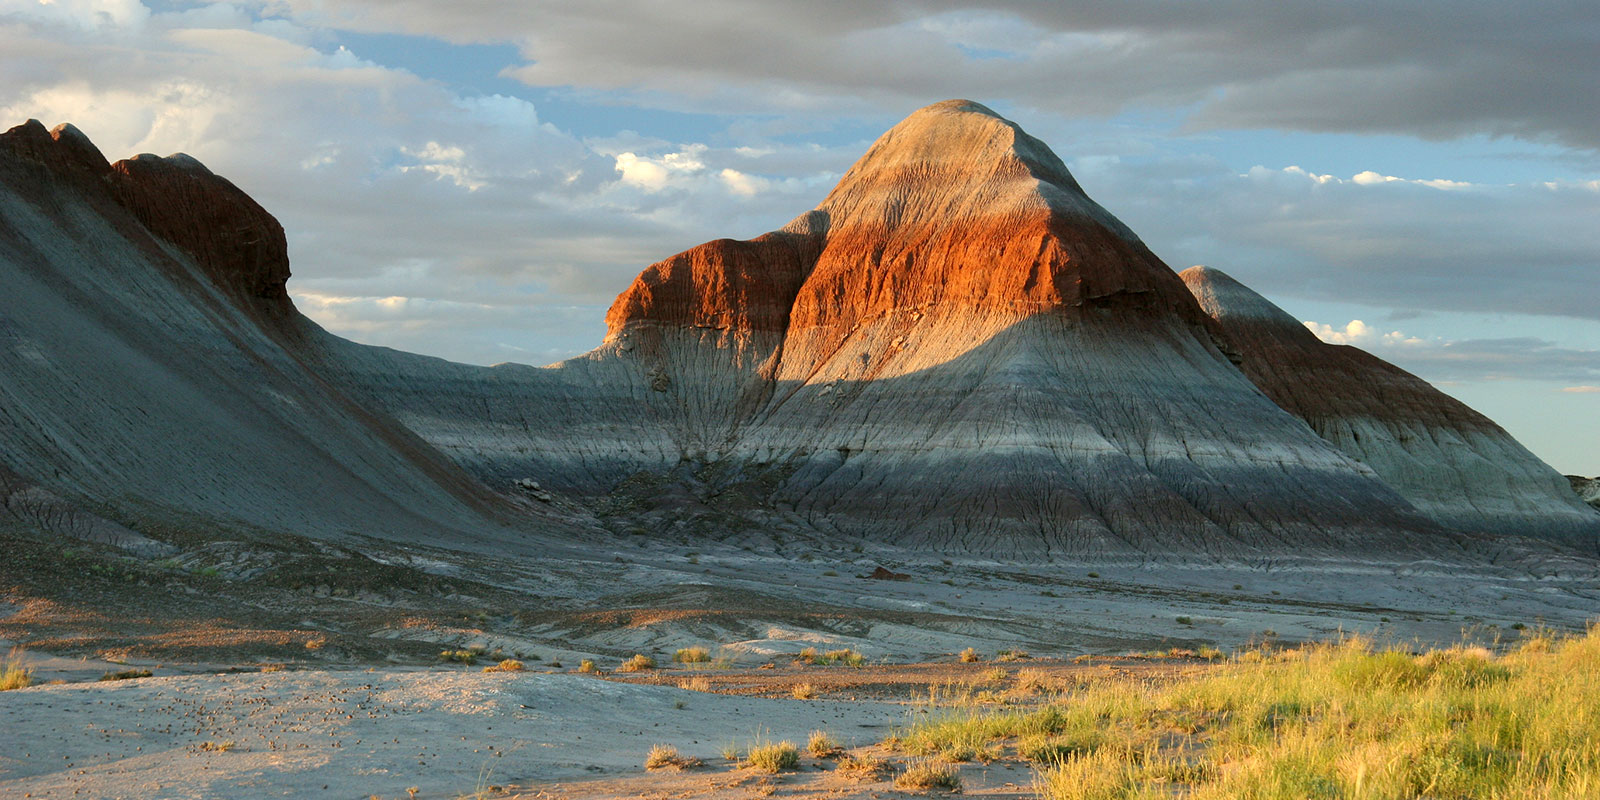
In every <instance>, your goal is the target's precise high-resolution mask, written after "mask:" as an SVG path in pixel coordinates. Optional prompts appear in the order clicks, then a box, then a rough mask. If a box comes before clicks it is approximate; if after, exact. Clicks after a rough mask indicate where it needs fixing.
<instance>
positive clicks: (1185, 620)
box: [1177, 616, 1194, 625]
mask: <svg viewBox="0 0 1600 800" xmlns="http://www.w3.org/2000/svg"><path fill="white" fill-rule="evenodd" d="M1177 623H1178V624H1179V625H1193V624H1194V618H1193V617H1183V616H1180V617H1178V618H1177Z"/></svg>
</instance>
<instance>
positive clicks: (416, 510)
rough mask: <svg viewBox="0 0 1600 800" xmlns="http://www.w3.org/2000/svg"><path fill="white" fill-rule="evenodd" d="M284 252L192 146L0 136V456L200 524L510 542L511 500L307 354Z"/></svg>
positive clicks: (34, 127) (260, 212)
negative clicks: (108, 152) (174, 149)
mask: <svg viewBox="0 0 1600 800" xmlns="http://www.w3.org/2000/svg"><path fill="white" fill-rule="evenodd" d="M287 252H288V251H287V247H286V244H285V238H284V233H283V229H282V227H280V226H279V225H278V223H277V221H276V220H275V219H273V218H272V216H271V215H270V214H268V213H267V212H266V211H265V210H264V209H262V208H261V207H260V206H259V205H258V204H256V202H255V201H253V200H251V199H250V198H249V197H248V196H247V195H246V194H245V193H244V192H242V191H240V190H239V189H238V188H237V187H235V186H234V185H233V184H232V183H229V182H228V181H227V180H225V179H223V178H221V177H218V176H217V175H214V174H212V173H211V171H210V170H207V169H206V168H205V167H204V166H203V165H201V164H200V163H199V162H198V161H196V160H194V159H193V158H190V157H188V156H185V155H181V154H180V155H174V156H170V157H167V158H161V157H157V156H152V155H141V156H138V157H135V158H133V159H130V160H127V161H119V162H117V163H115V164H108V163H107V162H106V160H105V158H104V157H103V156H101V154H100V152H99V150H97V149H96V148H95V147H94V145H93V144H91V143H90V142H89V140H88V139H87V138H86V137H84V135H83V134H82V133H80V132H79V131H77V130H76V129H75V128H73V127H72V126H70V125H63V126H61V127H58V128H56V129H55V130H54V131H47V130H46V129H45V128H44V127H43V126H42V125H40V124H39V123H38V122H37V121H29V122H28V123H27V124H25V125H20V126H18V127H15V128H12V129H11V130H9V131H7V132H6V133H4V134H3V135H0V276H3V278H0V285H3V286H4V287H5V290H4V291H3V292H0V468H3V469H4V471H6V472H7V473H9V474H14V475H17V476H20V478H21V479H23V480H25V481H28V482H30V483H37V484H39V485H41V486H43V487H45V488H47V489H48V490H50V491H52V492H55V493H56V494H58V495H60V496H62V497H65V498H68V499H70V500H73V501H75V502H78V503H80V504H81V506H82V507H84V508H86V509H94V510H95V511H96V512H100V513H107V514H110V515H111V516H113V517H114V518H117V519H119V520H122V521H125V522H128V523H136V524H141V525H163V526H168V527H177V528H188V529H191V530H193V531H195V532H200V531H205V532H208V533H210V534H211V535H215V536H228V535H236V534H239V533H248V532H251V531H269V532H270V531H293V532H295V533H300V534H306V535H312V536H317V537H321V538H338V537H342V536H347V535H349V534H352V533H354V534H360V535H371V536H378V537H381V538H389V539H395V540H400V541H425V540H429V539H432V538H434V537H437V536H439V535H440V533H441V532H448V534H447V535H448V536H450V537H452V538H454V539H456V540H458V541H460V542H462V543H464V544H466V543H472V542H494V541H497V540H502V539H505V538H509V537H513V536H516V535H519V534H518V533H517V531H518V530H519V529H523V528H525V527H526V525H525V523H524V522H522V521H521V520H520V519H519V517H522V516H524V514H523V513H522V512H521V511H519V510H517V509H516V508H514V507H512V506H511V505H510V504H508V503H507V502H506V501H505V500H504V499H503V498H501V497H499V496H497V495H496V494H494V493H492V492H490V491H488V490H487V489H486V488H485V487H483V486H482V484H480V483H479V482H477V481H476V480H474V479H473V478H472V477H471V476H469V475H468V474H466V473H465V472H463V471H462V470H461V469H460V468H459V467H457V466H456V465H455V464H453V463H451V462H450V461H449V460H448V459H446V458H443V457H442V456H441V455H440V454H439V453H438V452H437V451H436V450H434V449H433V448H431V447H430V446H428V445H427V444H426V443H425V442H423V441H422V440H421V439H419V438H418V437H417V436H416V435H414V434H412V433H411V432H410V431H409V430H407V429H405V428H404V427H403V426H401V425H399V424H398V423H396V422H394V421H393V420H392V419H390V418H387V417H385V416H384V415H382V414H381V413H373V411H372V410H371V409H369V408H368V407H366V406H364V405H362V404H359V403H356V402H353V401H352V400H351V399H350V398H349V397H348V396H346V395H344V394H342V393H340V392H339V391H338V390H337V389H336V388H335V387H334V386H333V385H332V384H330V383H329V382H328V381H327V380H325V379H324V377H322V376H321V375H318V374H317V373H316V372H314V371H312V370H311V369H309V368H308V366H307V364H306V362H305V359H304V356H303V353H302V350H303V344H304V339H305V337H306V336H307V334H308V332H315V331H316V330H317V329H316V327H315V326H314V325H313V324H312V323H310V321H309V320H306V319H305V318H303V317H301V316H300V315H299V313H298V312H297V311H295V309H294V306H293V304H292V303H291V302H290V300H289V296H288V294H287V292H286V290H285V283H286V281H287V280H288V278H289V261H288V255H287ZM8 499H9V498H8Z"/></svg>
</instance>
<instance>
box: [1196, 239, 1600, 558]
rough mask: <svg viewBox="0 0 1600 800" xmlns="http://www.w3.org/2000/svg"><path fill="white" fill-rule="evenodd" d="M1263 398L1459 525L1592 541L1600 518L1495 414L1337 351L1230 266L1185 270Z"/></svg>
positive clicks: (1363, 356) (1361, 355)
mask: <svg viewBox="0 0 1600 800" xmlns="http://www.w3.org/2000/svg"><path fill="white" fill-rule="evenodd" d="M1182 277H1183V280H1184V282H1185V283H1186V284H1187V285H1188V286H1189V289H1190V290H1191V291H1192V292H1194V295H1195V297H1196V298H1197V299H1198V300H1199V301H1200V306H1201V307H1202V308H1203V309H1205V311H1206V313H1207V314H1209V315H1211V317H1212V318H1214V319H1215V320H1216V321H1217V322H1218V324H1220V325H1221V326H1222V328H1223V329H1224V331H1225V332H1226V334H1227V337H1228V340H1229V342H1231V344H1232V346H1233V347H1234V348H1235V349H1236V351H1237V353H1238V355H1239V357H1240V358H1239V366H1240V368H1241V369H1242V370H1243V371H1244V373H1245V374H1246V375H1248V376H1249V377H1250V380H1251V381H1252V382H1254V383H1255V385H1256V386H1257V387H1259V388H1260V389H1261V391H1262V392H1263V393H1264V394H1266V395H1267V397H1269V398H1271V399H1272V401H1273V402H1274V403H1276V404H1278V406H1279V407H1281V408H1283V409H1285V410H1287V411H1289V412H1290V413H1292V414H1294V415H1295V416H1297V417H1299V418H1300V419H1303V420H1305V422H1306V424H1307V425H1310V426H1311V429H1312V430H1314V431H1316V432H1317V435H1319V436H1321V437H1322V438H1324V439H1326V440H1327V441H1329V442H1331V443H1332V444H1334V445H1335V446H1336V447H1338V448H1339V449H1340V450H1341V451H1343V452H1344V453H1345V454H1347V455H1349V456H1350V457H1351V458H1353V459H1356V460H1358V461H1360V462H1362V463H1363V464H1366V465H1367V466H1370V467H1371V468H1372V469H1373V470H1374V471H1375V472H1377V473H1378V475H1379V477H1381V478H1382V479H1383V480H1384V482H1385V483H1387V484H1389V485H1390V486H1392V487H1394V488H1395V490H1396V491H1398V492H1400V494H1401V495H1403V496H1405V498H1406V499H1407V500H1409V501H1411V503H1412V505H1414V506H1416V507H1417V509H1418V510H1420V511H1422V512H1423V513H1424V514H1427V515H1428V516H1429V517H1431V518H1433V519H1435V520H1437V521H1438V522H1440V523H1441V524H1443V525H1446V526H1450V527H1453V528H1458V529H1463V530H1473V531H1485V532H1491V533H1508V534H1518V535H1524V536H1534V537H1542V538H1551V539H1564V540H1569V541H1572V542H1575V543H1583V542H1592V541H1593V540H1594V538H1595V535H1596V530H1597V529H1600V517H1597V516H1596V515H1595V513H1594V511H1593V510H1592V509H1590V508H1586V507H1584V504H1583V503H1582V502H1581V501H1580V498H1578V497H1576V496H1575V495H1574V494H1573V492H1572V491H1571V488H1570V487H1569V486H1568V485H1567V481H1566V479H1565V478H1564V477H1562V476H1561V475H1560V474H1559V473H1557V472H1556V471H1555V470H1554V469H1551V468H1550V467H1549V466H1548V465H1546V464H1545V463H1544V462H1543V461H1540V460H1539V459H1538V458H1537V457H1536V456H1534V455H1533V454H1532V453H1530V452H1528V450H1527V449H1526V448H1524V447H1523V446H1522V445H1521V444H1518V443H1517V441H1516V440H1515V439H1513V438H1511V435H1510V434H1508V433H1506V432H1505V431H1504V430H1503V429H1501V428H1500V426H1499V425H1496V424H1495V423H1494V422H1493V421H1492V420H1490V419H1489V418H1488V417H1485V416H1483V415H1482V414H1479V413H1478V412H1476V411H1473V410H1472V409H1471V408H1468V407H1467V406H1466V405H1465V404H1463V403H1461V402H1460V401H1458V400H1456V399H1455V398H1453V397H1450V396H1449V395H1447V394H1445V393H1444V392H1441V391H1439V390H1438V389H1435V388H1433V387H1432V386H1430V385H1429V384H1428V383H1427V382H1426V381H1424V380H1422V379H1421V378H1418V377H1416V376H1415V375H1412V374H1411V373H1409V372H1406V371H1405V370H1402V369H1400V368H1399V367H1396V366H1394V365H1393V364H1390V363H1388V362H1386V361H1384V360H1382V359H1380V358H1378V357H1376V356H1374V355H1372V354H1370V353H1367V352H1365V351H1363V350H1360V349H1357V348H1355V347H1350V346H1347V345H1333V344H1327V343H1325V342H1323V341H1321V340H1319V339H1318V338H1317V337H1316V335H1314V334H1313V333H1312V332H1311V331H1309V330H1307V329H1306V327H1305V326H1304V325H1302V324H1301V323H1300V322H1298V321H1296V320H1295V319H1294V317H1291V316H1289V314H1287V313H1285V312H1284V311H1283V310H1282V309H1280V308H1278V307H1277V306H1275V305H1273V304H1272V303H1271V302H1270V301H1268V300H1267V299H1266V298H1264V297H1262V296H1261V295H1259V294H1257V293H1255V292H1254V291H1252V290H1250V289H1249V288H1248V287H1246V286H1244V285H1243V284H1241V283H1239V282H1238V281H1236V280H1234V279H1233V278H1231V277H1229V276H1228V275H1227V274H1225V273H1223V272H1222V271H1221V270H1217V269H1212V268H1209V267H1191V268H1189V269H1187V270H1184V272H1183V274H1182Z"/></svg>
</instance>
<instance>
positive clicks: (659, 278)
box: [606, 231, 820, 335]
mask: <svg viewBox="0 0 1600 800" xmlns="http://www.w3.org/2000/svg"><path fill="white" fill-rule="evenodd" d="M819 245H820V241H819V239H818V237H816V236H813V235H810V234H804V233H790V232H787V231H777V232H774V233H769V234H767V235H765V236H761V237H758V238H756V239H753V240H751V241H747V242H740V241H735V240H733V239H718V240H716V241H713V242H707V243H705V244H702V245H700V246H699V247H695V248H692V249H689V250H685V251H684V252H682V253H679V254H677V255H675V256H673V257H671V258H669V259H667V260H665V261H660V262H657V263H655V264H652V265H650V266H649V267H647V268H646V269H645V270H644V272H643V273H641V274H640V275H639V277H638V278H637V279H635V280H634V282H633V285H631V286H629V287H628V289H627V291H625V292H623V293H622V294H621V295H619V296H618V297H617V299H616V301H615V302H613V303H612V304H611V310H610V311H609V312H608V313H607V314H606V327H607V329H608V330H609V332H610V335H615V334H617V333H620V332H621V331H622V330H623V329H624V328H626V327H627V326H628V325H629V324H630V323H636V322H637V323H655V324H661V325H670V326H676V327H684V328H712V329H716V330H722V331H729V332H732V333H735V334H741V333H751V332H775V331H782V330H785V329H786V328H787V327H788V325H789V309H790V307H791V306H792V305H793V303H794V296H795V293H796V292H797V291H799V289H800V284H801V282H802V281H804V280H805V276H806V274H807V273H808V272H810V270H811V267H812V265H813V264H814V263H815V262H816V258H817V250H818V249H819Z"/></svg>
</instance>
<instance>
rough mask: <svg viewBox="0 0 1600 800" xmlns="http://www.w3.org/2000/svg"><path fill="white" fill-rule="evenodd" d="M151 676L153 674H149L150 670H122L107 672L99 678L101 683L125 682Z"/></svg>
mask: <svg viewBox="0 0 1600 800" xmlns="http://www.w3.org/2000/svg"><path fill="white" fill-rule="evenodd" d="M152 674H154V673H152V672H150V670H147V669H125V670H122V671H121V672H107V673H106V674H104V675H101V676H100V680H102V681H126V680H132V679H134V678H148V677H150V676H151V675H152Z"/></svg>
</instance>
